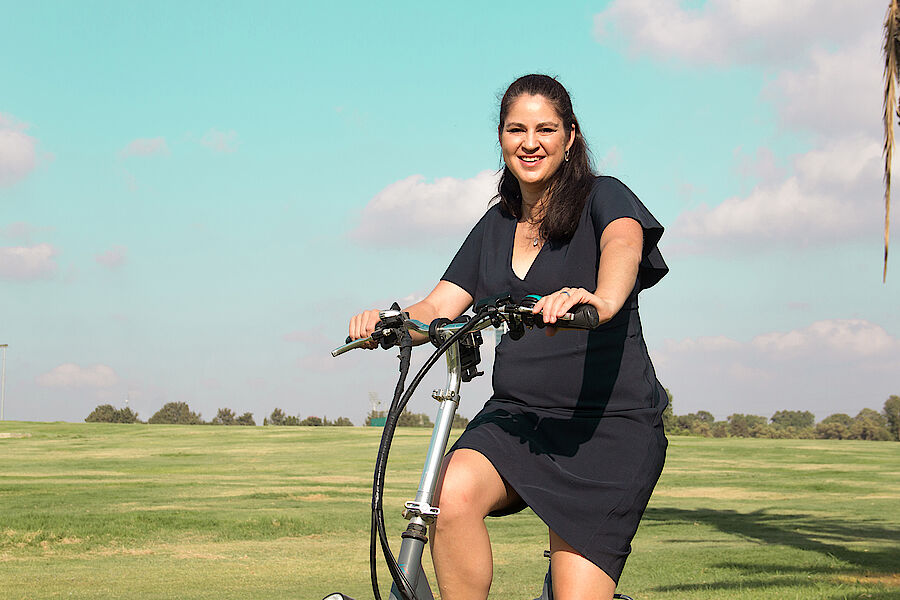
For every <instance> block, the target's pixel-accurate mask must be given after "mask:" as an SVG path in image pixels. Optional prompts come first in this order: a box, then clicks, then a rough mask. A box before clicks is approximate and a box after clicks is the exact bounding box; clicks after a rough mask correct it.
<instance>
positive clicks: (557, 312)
mask: <svg viewBox="0 0 900 600" xmlns="http://www.w3.org/2000/svg"><path fill="white" fill-rule="evenodd" d="M577 304H590V305H592V306H593V307H594V308H596V309H597V313H598V315H599V316H600V322H601V323H605V322H606V321H608V320H609V319H611V318H612V317H613V316H614V315H615V313H614V312H613V310H612V303H610V302H609V301H608V300H606V299H604V298H601V297H599V296H596V295H594V294H592V293H591V292H589V291H587V290H586V289H584V288H570V287H564V288H562V289H561V290H559V291H557V292H553V293H552V294H548V295H546V296H544V297H542V298H541V299H540V300H538V301H537V303H536V304H535V305H534V308H533V309H532V312H534V314H538V313H543V314H542V317H543V319H544V323H545V324H546V325H549V326H550V327H547V335H555V334H556V327H553V326H552V325H553V324H554V323H556V321H557V320H558V319H559V318H560V317H561V316H563V315H564V314H566V313H567V312H569V311H570V310H571V309H572V307H573V306H575V305H577Z"/></svg>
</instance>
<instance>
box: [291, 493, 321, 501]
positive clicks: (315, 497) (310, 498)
mask: <svg viewBox="0 0 900 600" xmlns="http://www.w3.org/2000/svg"><path fill="white" fill-rule="evenodd" d="M297 499H298V500H306V501H307V502H324V501H325V500H328V496H326V495H325V494H307V495H306V496H297Z"/></svg>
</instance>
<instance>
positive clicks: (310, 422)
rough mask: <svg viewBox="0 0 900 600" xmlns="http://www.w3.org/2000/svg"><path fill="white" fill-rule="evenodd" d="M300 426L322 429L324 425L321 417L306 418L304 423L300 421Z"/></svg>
mask: <svg viewBox="0 0 900 600" xmlns="http://www.w3.org/2000/svg"><path fill="white" fill-rule="evenodd" d="M300 425H304V426H306V427H310V426H312V427H320V426H321V425H322V419H320V418H319V417H306V418H305V419H303V420H302V421H300Z"/></svg>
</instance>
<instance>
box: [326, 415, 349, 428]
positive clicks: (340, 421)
mask: <svg viewBox="0 0 900 600" xmlns="http://www.w3.org/2000/svg"><path fill="white" fill-rule="evenodd" d="M325 424H326V425H331V426H332V427H353V421H351V420H350V419H348V418H347V417H338V418H337V419H335V420H334V421H328V420H326V422H325Z"/></svg>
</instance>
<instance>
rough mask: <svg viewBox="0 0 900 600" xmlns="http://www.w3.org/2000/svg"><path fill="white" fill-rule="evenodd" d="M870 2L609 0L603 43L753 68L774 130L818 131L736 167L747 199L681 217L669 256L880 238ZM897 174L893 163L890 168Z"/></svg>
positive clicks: (880, 10)
mask: <svg viewBox="0 0 900 600" xmlns="http://www.w3.org/2000/svg"><path fill="white" fill-rule="evenodd" d="M884 10H885V6H884V3H883V2H878V1H877V0H861V1H859V2H854V3H847V2H846V1H844V0H798V1H796V2H788V3H785V2H781V1H780V0H778V1H776V0H755V1H753V2H749V1H745V2H740V1H734V0H709V1H708V2H706V3H705V4H704V5H703V6H702V7H699V8H688V7H685V6H684V3H682V2H679V1H678V0H654V1H649V0H628V1H625V0H616V1H614V2H613V3H611V4H610V5H609V6H608V7H607V8H606V9H605V10H603V11H602V12H601V13H600V14H598V15H597V16H596V18H595V21H596V28H597V35H598V36H599V38H600V40H601V41H605V40H608V39H609V38H610V37H611V36H613V35H615V36H617V37H618V38H620V39H619V41H620V42H621V43H623V44H624V45H625V46H627V47H628V48H629V49H630V50H631V52H632V53H634V54H640V55H645V56H650V57H652V58H654V59H656V60H671V59H674V60H677V61H681V62H685V63H688V64H694V65H700V66H704V65H754V66H757V67H761V68H762V69H763V73H764V74H765V76H766V81H767V83H765V84H764V85H763V87H762V88H761V90H760V91H761V98H762V99H763V100H765V101H769V102H771V103H772V104H773V106H774V108H775V110H776V113H777V115H778V119H779V122H780V124H781V126H782V127H783V128H784V129H785V130H787V131H790V132H797V131H803V132H809V133H812V134H813V137H812V140H813V144H814V145H813V149H812V150H811V151H809V152H807V153H805V154H800V155H797V156H795V157H794V159H793V163H792V168H789V169H781V168H779V166H778V165H777V164H776V163H775V161H774V153H772V152H770V151H769V150H768V149H766V148H759V149H756V150H755V152H756V155H757V156H756V159H755V160H753V161H750V163H751V164H748V161H747V160H746V159H745V158H743V157H741V156H739V157H738V160H739V161H740V162H741V163H742V164H738V165H737V169H736V170H737V172H738V173H739V174H743V175H746V176H750V177H752V178H754V179H755V180H756V187H755V188H754V189H753V190H752V191H751V192H750V193H749V194H746V195H744V196H740V197H738V196H735V197H731V198H727V199H725V200H724V201H722V202H721V203H718V204H717V205H715V206H712V207H710V206H700V207H698V208H695V209H692V210H690V211H687V212H685V213H683V214H682V215H680V216H679V217H678V219H677V220H676V222H675V224H674V226H673V227H672V230H671V233H672V234H673V236H672V237H673V238H680V239H677V240H676V243H675V244H674V245H672V246H670V249H672V250H675V251H690V252H703V251H710V250H712V251H721V250H723V249H729V248H731V249H733V248H746V247H748V246H752V247H754V248H758V247H760V245H761V244H769V243H773V242H774V243H776V244H778V245H781V244H788V245H797V246H805V245H809V244H834V243H841V242H845V241H847V240H852V239H860V238H866V239H877V238H878V236H879V233H880V230H881V227H882V226H883V215H882V213H881V212H880V211H879V210H878V207H879V206H880V204H879V199H880V198H881V197H882V195H883V189H882V183H881V181H882V171H883V159H882V157H881V156H882V155H881V151H882V143H881V141H880V139H881V135H882V133H881V127H882V126H881V123H880V119H881V112H882V110H881V97H882V87H881V86H882V83H881V77H882V73H881V69H882V58H881V48H880V41H881V30H880V28H881V23H882V19H883V16H884ZM895 172H896V168H895Z"/></svg>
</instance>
